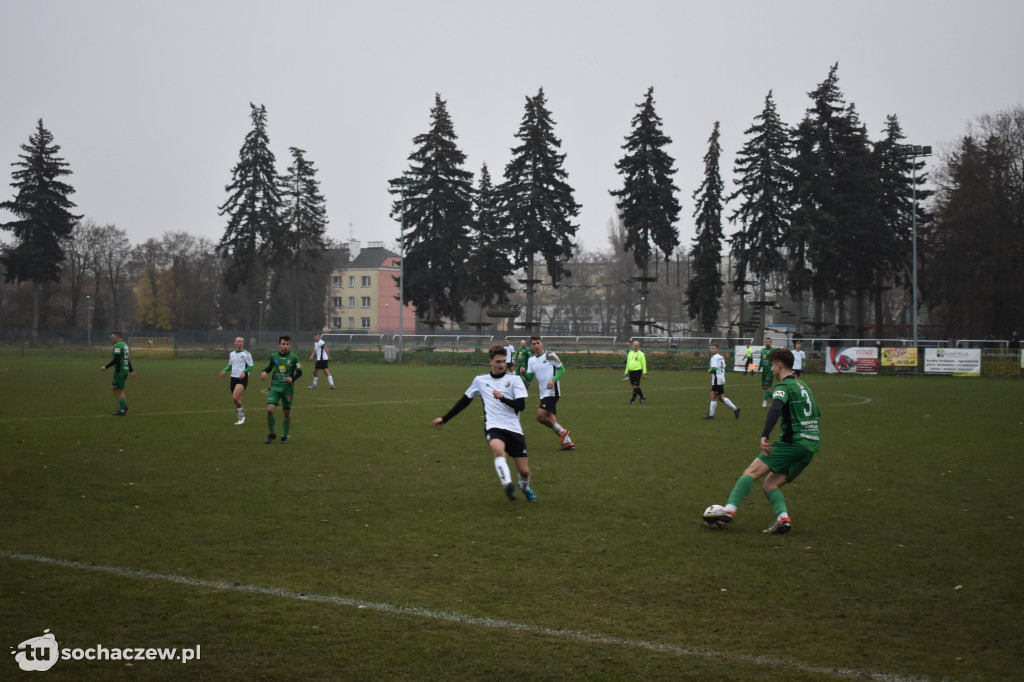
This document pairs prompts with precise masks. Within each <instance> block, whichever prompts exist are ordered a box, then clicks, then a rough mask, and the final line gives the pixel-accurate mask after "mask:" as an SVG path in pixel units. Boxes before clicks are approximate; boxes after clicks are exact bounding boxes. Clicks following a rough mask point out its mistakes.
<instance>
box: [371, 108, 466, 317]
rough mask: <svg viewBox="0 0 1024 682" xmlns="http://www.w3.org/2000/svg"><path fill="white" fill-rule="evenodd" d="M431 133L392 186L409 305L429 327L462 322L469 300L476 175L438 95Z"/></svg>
mask: <svg viewBox="0 0 1024 682" xmlns="http://www.w3.org/2000/svg"><path fill="white" fill-rule="evenodd" d="M430 119H431V125H430V130H429V131H428V132H426V133H423V134H421V135H417V136H416V137H414V138H413V144H415V145H416V149H415V150H413V152H412V154H410V155H409V161H410V164H409V168H408V169H407V170H406V171H404V172H403V173H402V176H401V177H398V178H394V179H392V180H390V181H389V185H390V189H389V190H388V191H389V192H390V193H391V194H394V195H396V196H397V197H398V198H397V199H395V201H394V202H393V203H392V206H391V217H392V218H394V219H395V220H398V221H400V222H401V224H402V246H403V248H404V250H405V265H404V268H405V272H404V280H405V282H404V288H405V299H406V300H407V301H409V302H410V303H411V304H412V305H414V306H416V311H417V316H418V317H419V320H420V322H422V323H423V324H425V325H427V326H430V327H437V326H440V325H442V324H443V323H444V320H443V319H442V318H450V319H451V320H453V321H455V322H461V321H462V318H463V312H462V301H463V300H464V299H466V298H468V296H469V293H470V292H469V291H468V290H467V288H468V287H467V278H466V271H465V265H466V260H467V257H468V255H469V251H470V242H471V229H472V225H473V186H472V182H473V174H472V173H471V172H469V171H466V170H464V169H463V167H462V166H463V164H464V163H465V161H466V155H465V154H463V153H462V151H461V150H460V149H459V148H458V146H457V145H456V142H455V141H456V139H458V136H457V135H456V134H455V128H454V126H453V125H452V120H451V117H450V116H449V115H448V108H447V105H446V103H445V101H444V100H442V99H441V95H440V94H436V95H435V96H434V107H433V108H432V109H431V110H430Z"/></svg>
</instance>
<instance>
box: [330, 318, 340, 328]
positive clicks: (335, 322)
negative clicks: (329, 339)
mask: <svg viewBox="0 0 1024 682" xmlns="http://www.w3.org/2000/svg"><path fill="white" fill-rule="evenodd" d="M331 327H332V328H333V329H341V318H340V317H332V318H331Z"/></svg>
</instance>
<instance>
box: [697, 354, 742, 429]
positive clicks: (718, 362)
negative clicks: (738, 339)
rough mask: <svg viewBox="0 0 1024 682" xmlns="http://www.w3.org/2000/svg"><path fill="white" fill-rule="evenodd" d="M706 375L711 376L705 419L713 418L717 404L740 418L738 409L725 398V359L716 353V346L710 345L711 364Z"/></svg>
mask: <svg viewBox="0 0 1024 682" xmlns="http://www.w3.org/2000/svg"><path fill="white" fill-rule="evenodd" d="M708 374H710V375H711V407H710V408H708V414H707V416H706V417H704V418H705V419H714V418H715V408H716V407H718V403H720V402H722V403H725V404H726V406H727V407H728V408H729V409H730V410H732V411H733V413H735V415H736V418H737V419H739V418H740V408H738V407H736V406H735V405H733V403H732V401H731V400H729V399H728V398H726V397H725V358H723V357H722V356H721V354H720V353H719V352H718V344H717V343H713V344H711V363H710V366H709V367H708Z"/></svg>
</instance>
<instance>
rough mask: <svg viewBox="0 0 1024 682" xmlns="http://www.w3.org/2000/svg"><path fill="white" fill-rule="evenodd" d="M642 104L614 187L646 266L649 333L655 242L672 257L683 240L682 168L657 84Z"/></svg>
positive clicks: (632, 246)
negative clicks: (657, 101)
mask: <svg viewBox="0 0 1024 682" xmlns="http://www.w3.org/2000/svg"><path fill="white" fill-rule="evenodd" d="M636 107H637V109H639V111H638V112H637V113H636V115H635V116H633V120H632V122H631V125H632V126H633V130H632V132H631V133H630V134H629V136H628V137H626V144H624V145H622V148H623V149H624V150H626V154H625V156H623V157H622V159H620V160H619V161H618V162H617V163H616V164H615V167H616V168H617V169H618V171H619V175H622V176H623V178H624V179H623V185H622V189H619V190H610V193H611V195H612V196H614V197H617V198H618V200H617V201H616V206H617V207H618V210H619V215H620V216H621V218H622V224H623V225H624V226H625V228H626V244H625V248H626V250H627V251H632V252H633V260H634V262H635V263H636V266H637V268H638V269H639V270H640V277H638V278H636V279H637V280H638V281H639V282H640V284H641V286H640V291H641V308H640V335H641V336H643V334H644V323H645V322H646V318H647V311H646V301H647V293H648V291H649V290H650V280H651V277H650V276H649V271H648V266H649V265H650V261H651V258H652V257H654V258H657V255H656V254H655V253H654V248H657V249H658V250H660V251H661V252H662V253H663V254H664V255H665V258H666V259H667V258H668V257H669V256H670V255H672V252H673V251H674V250H675V248H676V247H677V246H679V230H678V228H677V227H676V222H677V221H678V220H679V201H678V200H677V199H676V192H678V191H679V188H678V187H676V185H675V183H673V181H672V176H673V175H675V173H676V169H675V159H673V158H672V157H671V156H669V154H668V152H667V151H665V147H667V146H668V145H670V144H672V138H670V137H669V136H667V135H666V134H665V133H664V132H663V131H662V125H661V124H662V121H661V117H660V116H658V113H657V111H655V108H654V88H653V87H650V88H648V89H647V94H646V96H645V97H644V101H643V102H642V103H640V104H638V105H636ZM716 165H717V160H716ZM719 199H721V196H719ZM652 244H653V248H652Z"/></svg>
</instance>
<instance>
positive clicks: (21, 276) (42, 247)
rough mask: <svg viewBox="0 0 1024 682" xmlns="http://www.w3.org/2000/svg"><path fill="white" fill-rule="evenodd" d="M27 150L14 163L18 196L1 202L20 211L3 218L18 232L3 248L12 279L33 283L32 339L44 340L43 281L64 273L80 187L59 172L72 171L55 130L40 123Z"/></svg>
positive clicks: (9, 279) (2, 258) (7, 277)
mask: <svg viewBox="0 0 1024 682" xmlns="http://www.w3.org/2000/svg"><path fill="white" fill-rule="evenodd" d="M21 149H22V151H23V152H24V154H20V155H19V156H18V158H19V159H21V160H20V161H15V162H14V163H12V164H11V165H12V166H14V167H15V168H17V169H18V170H15V171H14V172H13V173H11V177H12V178H13V182H11V187H14V188H15V190H16V191H17V193H16V194H15V197H14V199H13V200H10V201H4V202H2V203H0V208H4V209H6V210H8V211H10V212H11V213H12V214H14V216H15V217H16V219H15V220H12V221H10V222H7V223H3V224H0V227H2V228H3V229H5V230H9V231H11V232H13V233H14V238H15V242H14V244H13V245H12V246H9V247H6V248H5V249H4V252H3V254H0V265H2V266H3V268H4V271H5V275H4V278H5V281H7V282H31V283H32V339H33V341H38V340H39V302H40V295H41V293H42V290H43V286H44V285H45V284H47V283H49V282H56V281H58V280H59V279H60V272H61V264H62V263H63V262H64V247H63V244H62V242H63V241H64V240H66V239H68V238H69V237H70V236H71V231H72V230H73V229H74V227H75V223H76V222H77V221H78V220H79V219H80V218H81V217H82V216H77V215H74V214H72V213H71V209H72V208H74V207H75V204H74V203H73V202H72V201H71V200H70V199H69V198H68V197H69V196H70V195H71V194H74V192H75V189H74V187H72V186H71V185H69V184H67V183H66V182H63V181H62V180H61V179H60V178H62V177H64V176H67V175H71V170H70V166H69V164H68V163H67V161H65V160H64V159H63V158H62V157H60V156H58V155H57V153H58V152H59V151H60V146H59V145H56V144H53V135H52V134H51V133H50V131H49V130H47V129H46V128H45V127H44V126H43V120H42V119H39V122H38V123H37V124H36V132H35V133H34V134H33V135H30V136H29V138H28V144H23V145H21Z"/></svg>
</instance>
